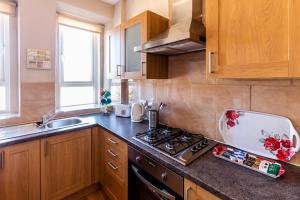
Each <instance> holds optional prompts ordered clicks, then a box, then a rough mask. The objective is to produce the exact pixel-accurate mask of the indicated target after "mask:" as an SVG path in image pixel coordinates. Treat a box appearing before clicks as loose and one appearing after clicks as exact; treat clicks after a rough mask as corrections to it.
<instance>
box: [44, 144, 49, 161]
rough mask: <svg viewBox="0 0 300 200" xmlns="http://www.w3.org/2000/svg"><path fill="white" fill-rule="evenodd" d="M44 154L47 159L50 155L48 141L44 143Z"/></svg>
mask: <svg viewBox="0 0 300 200" xmlns="http://www.w3.org/2000/svg"><path fill="white" fill-rule="evenodd" d="M44 154H45V157H46V156H47V155H48V141H47V140H46V141H45V143H44Z"/></svg>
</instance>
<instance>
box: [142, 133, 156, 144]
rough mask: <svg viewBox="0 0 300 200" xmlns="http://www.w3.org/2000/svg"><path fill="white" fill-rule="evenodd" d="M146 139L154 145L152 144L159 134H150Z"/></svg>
mask: <svg viewBox="0 0 300 200" xmlns="http://www.w3.org/2000/svg"><path fill="white" fill-rule="evenodd" d="M144 138H145V140H146V141H148V142H150V143H152V142H154V141H156V140H157V134H154V133H149V134H147V135H145V137H144Z"/></svg>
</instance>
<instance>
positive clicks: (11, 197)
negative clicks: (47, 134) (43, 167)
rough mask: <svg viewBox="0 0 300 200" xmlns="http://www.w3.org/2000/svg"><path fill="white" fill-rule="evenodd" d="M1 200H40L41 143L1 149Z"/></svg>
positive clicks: (29, 143)
mask: <svg viewBox="0 0 300 200" xmlns="http://www.w3.org/2000/svg"><path fill="white" fill-rule="evenodd" d="M0 153H1V156H0V157H1V166H0V199H3V200H5V199H7V200H20V199H22V200H39V199H40V141H33V142H28V143H23V144H18V145H13V146H9V147H5V148H2V149H0Z"/></svg>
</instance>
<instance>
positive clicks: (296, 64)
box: [290, 0, 300, 78]
mask: <svg viewBox="0 0 300 200" xmlns="http://www.w3.org/2000/svg"><path fill="white" fill-rule="evenodd" d="M291 9H292V10H291V52H290V56H291V65H290V66H291V71H290V72H291V73H290V75H291V76H292V77H296V78H299V77H300V45H299V44H300V1H298V0H292V1H291Z"/></svg>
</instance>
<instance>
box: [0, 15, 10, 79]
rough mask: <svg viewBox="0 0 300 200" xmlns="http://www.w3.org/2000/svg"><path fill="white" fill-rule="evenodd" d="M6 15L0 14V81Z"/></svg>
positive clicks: (2, 72)
mask: <svg viewBox="0 0 300 200" xmlns="http://www.w3.org/2000/svg"><path fill="white" fill-rule="evenodd" d="M5 18H8V16H5V15H3V14H0V81H4V26H5V24H4V23H5V21H7V20H8V19H5Z"/></svg>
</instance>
